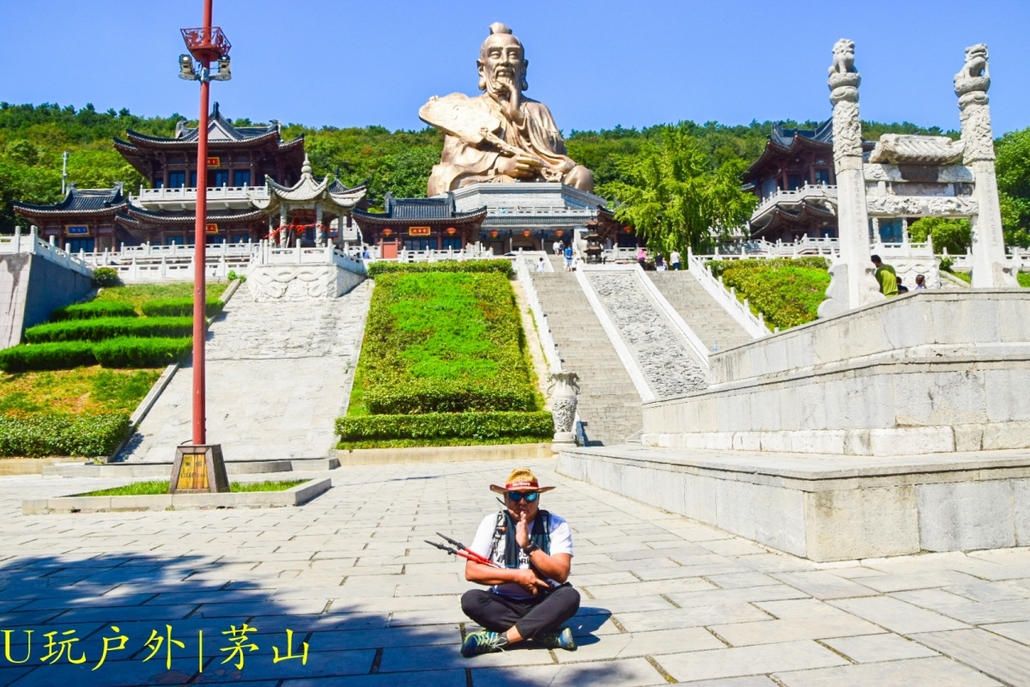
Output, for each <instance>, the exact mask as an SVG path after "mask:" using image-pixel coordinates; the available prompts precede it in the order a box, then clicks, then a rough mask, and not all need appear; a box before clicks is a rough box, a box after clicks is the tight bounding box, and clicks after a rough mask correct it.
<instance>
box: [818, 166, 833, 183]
mask: <svg viewBox="0 0 1030 687" xmlns="http://www.w3.org/2000/svg"><path fill="white" fill-rule="evenodd" d="M815 183H817V184H829V183H830V170H828V169H816V170H815Z"/></svg>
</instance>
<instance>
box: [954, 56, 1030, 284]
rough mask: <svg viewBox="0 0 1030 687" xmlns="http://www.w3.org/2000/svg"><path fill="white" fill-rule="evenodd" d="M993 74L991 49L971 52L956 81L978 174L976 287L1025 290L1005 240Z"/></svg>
mask: <svg viewBox="0 0 1030 687" xmlns="http://www.w3.org/2000/svg"><path fill="white" fill-rule="evenodd" d="M990 87H991V74H990V69H989V68H988V66H987V46H986V45H984V44H982V43H981V44H978V45H974V46H971V47H969V48H966V63H965V64H964V65H963V66H962V71H960V72H959V73H958V74H956V75H955V95H957V96H958V109H959V119H961V120H962V143H963V144H964V145H965V152H964V154H963V160H962V161H963V163H965V165H966V166H967V167H969V168H971V169H972V170H973V174H974V177H975V179H976V186H975V187H974V189H973V194H974V196H973V197H974V198H975V199H976V204H977V214H976V215H975V216H973V217H971V218H970V219H969V222H970V224H971V225H972V230H973V231H972V234H973V286H974V287H999V286H1011V287H1017V286H1019V284H1018V282H1017V281H1016V277H1015V273H1014V271H1013V268H1012V266H1011V265H1009V264H1008V262H1007V261H1006V259H1005V240H1004V235H1003V233H1002V228H1001V206H1000V205H999V203H998V179H997V176H996V174H995V171H994V136H993V133H992V132H991V108H990V107H989V106H988V104H987V103H988V101H989V99H988V97H987V89H988V88H990Z"/></svg>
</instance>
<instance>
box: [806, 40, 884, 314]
mask: <svg viewBox="0 0 1030 687" xmlns="http://www.w3.org/2000/svg"><path fill="white" fill-rule="evenodd" d="M861 82H862V77H861V76H860V75H859V73H858V70H856V69H855V42H854V41H850V40H848V39H846V38H842V39H840V40H839V41H837V43H836V44H835V45H834V46H833V64H832V65H831V66H830V77H829V80H828V84H829V87H830V103H831V104H832V105H833V162H834V167H835V169H836V172H837V218H838V234H839V236H840V260H839V261H837V262H835V263H834V265H833V266H832V267H831V268H830V286H829V288H827V290H826V300H825V301H823V303H822V304H821V305H820V306H819V317H831V316H833V315H838V314H840V313H843V312H847V311H848V310H852V309H854V308H857V307H859V306H862V305H866V304H867V303H873V302H875V301H877V300H882V299H883V295H882V294H880V289H879V286H878V285H877V283H876V278H875V277H874V276H873V264H872V262H870V260H869V256H870V253H869V213H868V209H867V208H866V194H865V178H864V176H863V172H862V122H861V120H860V119H859V116H858V86H859V84H860V83H861Z"/></svg>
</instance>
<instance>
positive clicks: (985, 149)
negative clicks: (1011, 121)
mask: <svg viewBox="0 0 1030 687" xmlns="http://www.w3.org/2000/svg"><path fill="white" fill-rule="evenodd" d="M990 87H991V72H990V66H989V65H988V64H987V46H986V45H984V44H983V43H978V44H977V45H972V46H970V47H968V48H966V61H965V64H963V65H962V69H961V70H960V71H959V73H958V74H956V75H955V95H957V96H958V107H959V119H960V120H961V121H962V141H963V142H964V143H965V146H966V151H965V157H964V161H965V162H966V164H969V163H970V162H976V161H979V160H994V136H993V134H992V132H991V110H990V107H989V106H988V102H990V99H989V98H988V96H987V89H989V88H990Z"/></svg>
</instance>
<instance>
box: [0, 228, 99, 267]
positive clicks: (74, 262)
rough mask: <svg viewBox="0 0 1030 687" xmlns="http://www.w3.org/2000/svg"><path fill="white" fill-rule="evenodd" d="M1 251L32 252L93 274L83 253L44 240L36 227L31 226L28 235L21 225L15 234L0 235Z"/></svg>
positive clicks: (64, 265) (15, 230)
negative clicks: (70, 251) (64, 248)
mask: <svg viewBox="0 0 1030 687" xmlns="http://www.w3.org/2000/svg"><path fill="white" fill-rule="evenodd" d="M0 253H7V254H13V253H30V254H32V255H38V256H40V257H42V258H44V259H46V260H49V261H50V262H52V263H55V264H57V265H60V266H62V267H66V268H68V269H70V270H73V271H75V272H78V273H79V274H81V275H83V276H86V277H92V276H93V268H92V267H91V266H90V265H89V263H87V262H86V261H85V260H84V259H83V258H82V255H81V254H79V255H76V254H74V253H69V252H68V251H65V250H62V249H60V248H58V247H57V245H55V244H54V243H53V242H50V243H48V242H46V241H43V240H42V239H40V238H39V234H38V229H37V228H36V227H31V228H30V229H29V233H28V234H27V235H26V234H22V232H21V227H15V228H14V234H12V235H10V236H0Z"/></svg>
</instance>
